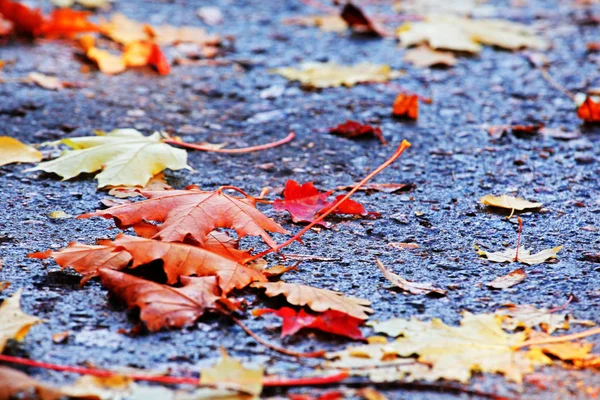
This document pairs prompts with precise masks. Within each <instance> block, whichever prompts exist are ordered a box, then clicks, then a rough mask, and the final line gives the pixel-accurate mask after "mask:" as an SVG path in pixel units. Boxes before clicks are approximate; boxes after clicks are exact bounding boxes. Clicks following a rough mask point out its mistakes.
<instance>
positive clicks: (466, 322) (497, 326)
mask: <svg viewBox="0 0 600 400" xmlns="http://www.w3.org/2000/svg"><path fill="white" fill-rule="evenodd" d="M369 325H372V326H373V328H374V329H375V331H376V332H381V333H385V334H386V335H388V336H393V337H396V336H400V335H402V337H400V338H398V339H396V340H395V341H394V342H391V343H386V344H370V345H365V346H359V347H351V348H348V349H346V350H343V351H340V352H335V353H329V354H327V357H328V358H330V359H334V358H335V359H338V361H335V362H332V363H330V364H329V366H330V367H334V368H356V367H367V366H369V367H375V368H377V367H380V368H390V367H393V366H394V364H395V363H400V365H401V366H402V365H403V367H402V368H398V369H391V371H390V370H389V369H388V371H387V373H384V374H377V372H376V371H374V372H373V373H371V374H372V375H371V378H377V379H378V380H383V381H390V380H392V381H394V380H400V379H408V380H417V379H424V380H427V381H436V380H437V379H449V380H457V381H460V382H463V383H467V382H468V380H469V378H470V377H471V375H472V374H473V372H477V371H481V372H491V373H502V374H504V375H505V376H506V377H507V378H508V379H509V380H511V381H514V382H519V383H520V382H521V381H522V377H523V375H524V374H526V373H529V372H532V371H533V367H534V366H535V365H539V364H543V363H544V362H549V360H548V358H547V357H545V358H544V357H540V358H539V359H537V360H532V359H530V358H529V357H528V354H527V352H526V351H520V350H516V347H517V346H518V345H519V344H521V343H523V342H524V341H525V339H526V335H525V333H523V332H520V333H516V334H509V333H506V332H504V331H503V330H502V327H501V321H500V318H499V317H495V316H494V315H490V314H481V315H473V314H470V313H464V315H463V318H462V321H461V325H460V326H457V327H455V326H448V325H446V324H444V323H443V322H442V321H441V320H439V319H433V320H431V321H426V322H424V321H419V320H417V319H412V320H405V319H392V320H389V321H385V322H382V323H370V324H369ZM414 355H416V359H413V358H409V359H402V358H401V359H398V358H397V357H413V356H414ZM415 361H418V362H419V363H423V364H426V365H430V366H431V367H430V368H428V367H425V366H424V365H423V364H419V363H416V364H415ZM411 362H412V363H411Z"/></svg>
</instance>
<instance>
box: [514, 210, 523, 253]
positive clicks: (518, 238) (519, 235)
mask: <svg viewBox="0 0 600 400" xmlns="http://www.w3.org/2000/svg"><path fill="white" fill-rule="evenodd" d="M517 221H519V232H518V233H517V251H516V253H515V261H519V246H521V233H522V232H523V220H522V219H521V217H517Z"/></svg>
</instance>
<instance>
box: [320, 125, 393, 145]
mask: <svg viewBox="0 0 600 400" xmlns="http://www.w3.org/2000/svg"><path fill="white" fill-rule="evenodd" d="M329 133H333V134H335V135H340V136H344V137H347V138H355V137H359V136H363V135H373V136H375V137H377V138H378V139H379V140H380V141H381V143H382V144H383V145H387V142H386V140H385V138H384V137H383V133H382V132H381V128H379V127H373V126H371V125H367V124H364V125H363V124H361V123H360V122H357V121H351V120H348V121H346V122H344V123H343V124H339V125H337V126H334V127H333V128H330V129H329Z"/></svg>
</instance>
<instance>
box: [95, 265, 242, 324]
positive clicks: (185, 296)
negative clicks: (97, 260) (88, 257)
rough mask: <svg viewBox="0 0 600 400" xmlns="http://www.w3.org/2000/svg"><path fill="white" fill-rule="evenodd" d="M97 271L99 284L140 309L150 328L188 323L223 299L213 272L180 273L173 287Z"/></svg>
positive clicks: (108, 270) (214, 309) (129, 304)
mask: <svg viewBox="0 0 600 400" xmlns="http://www.w3.org/2000/svg"><path fill="white" fill-rule="evenodd" d="M99 274H100V279H101V280H102V284H103V285H104V286H106V287H107V288H108V290H110V291H111V293H113V294H114V295H115V296H117V297H118V298H119V299H121V300H122V301H124V302H125V303H126V304H127V307H128V308H130V309H132V308H136V307H137V308H139V309H140V319H141V320H142V321H143V322H144V324H145V325H146V327H147V328H148V330H150V331H159V330H161V329H171V328H182V327H185V326H189V325H191V324H192V323H194V322H195V321H196V320H197V319H198V318H200V317H201V316H202V315H203V314H204V312H205V311H207V310H211V311H216V310H217V309H218V305H217V303H218V302H219V301H220V300H221V299H222V297H221V295H220V290H219V287H218V286H217V278H216V277H214V276H205V277H200V278H191V277H187V276H182V277H181V278H180V280H181V283H182V285H183V286H182V287H181V288H174V287H170V286H166V285H161V284H159V283H156V282H152V281H148V280H145V279H141V278H138V277H135V276H132V275H128V274H125V273H123V272H118V271H115V270H112V269H107V268H101V269H100V270H99ZM225 304H234V303H232V302H231V300H228V301H227V302H225Z"/></svg>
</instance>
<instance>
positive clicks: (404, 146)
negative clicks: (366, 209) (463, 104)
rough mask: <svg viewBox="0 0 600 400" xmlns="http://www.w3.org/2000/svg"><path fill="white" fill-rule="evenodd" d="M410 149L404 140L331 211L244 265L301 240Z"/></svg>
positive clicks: (336, 203)
mask: <svg viewBox="0 0 600 400" xmlns="http://www.w3.org/2000/svg"><path fill="white" fill-rule="evenodd" d="M409 147H410V143H409V142H408V141H407V140H403V141H402V143H400V146H398V148H397V149H396V151H395V152H394V154H392V156H391V157H390V158H388V159H387V160H386V161H385V162H384V163H383V164H381V165H380V166H379V167H377V168H375V170H373V172H371V173H370V174H369V175H367V176H366V177H365V178H364V179H363V180H362V181H360V182H358V183H357V184H356V185H354V188H352V190H350V191H349V192H348V193H347V194H346V195H345V196H344V197H342V198H341V199H339V200H338V201H336V202H335V203H334V204H333V205H332V206H331V207H329V209H328V210H327V211H325V212H324V213H323V214H321V215H320V216H319V217H318V218H317V219H315V220H313V221H312V222H311V223H310V224H308V225H306V226H305V227H304V228H303V229H302V230H301V231H300V232H298V233H297V234H295V235H294V236H293V237H292V238H290V239H289V240H286V241H285V242H283V243H282V244H280V245H277V247H275V248H271V249H269V250H265V251H263V252H262V253H258V254H255V255H254V256H252V257H250V258H248V259H246V260H244V263H246V262H249V261H252V260H256V259H258V258H261V257H264V256H266V255H267V254H270V253H273V252H275V253H277V252H279V250H281V249H283V248H284V247H286V246H288V245H290V244H292V243H293V242H295V241H296V240H298V239H300V237H301V236H302V235H304V234H305V233H306V232H308V230H309V229H310V228H312V227H313V226H315V225H316V224H318V223H319V222H321V221H322V220H323V219H324V218H325V217H327V216H328V215H329V214H331V213H332V212H334V211H335V209H336V208H338V207H339V205H340V204H342V203H343V202H344V201H346V200H348V199H349V198H350V196H352V195H353V194H354V193H356V191H357V190H359V189H360V187H361V186H363V185H364V184H365V183H367V182H368V181H369V180H371V178H373V177H374V176H375V175H377V174H378V173H380V172H381V171H383V170H384V169H385V168H387V167H388V166H389V165H390V164H392V163H393V162H394V161H396V159H398V157H400V156H401V155H402V153H404V150H406V149H408V148H409Z"/></svg>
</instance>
